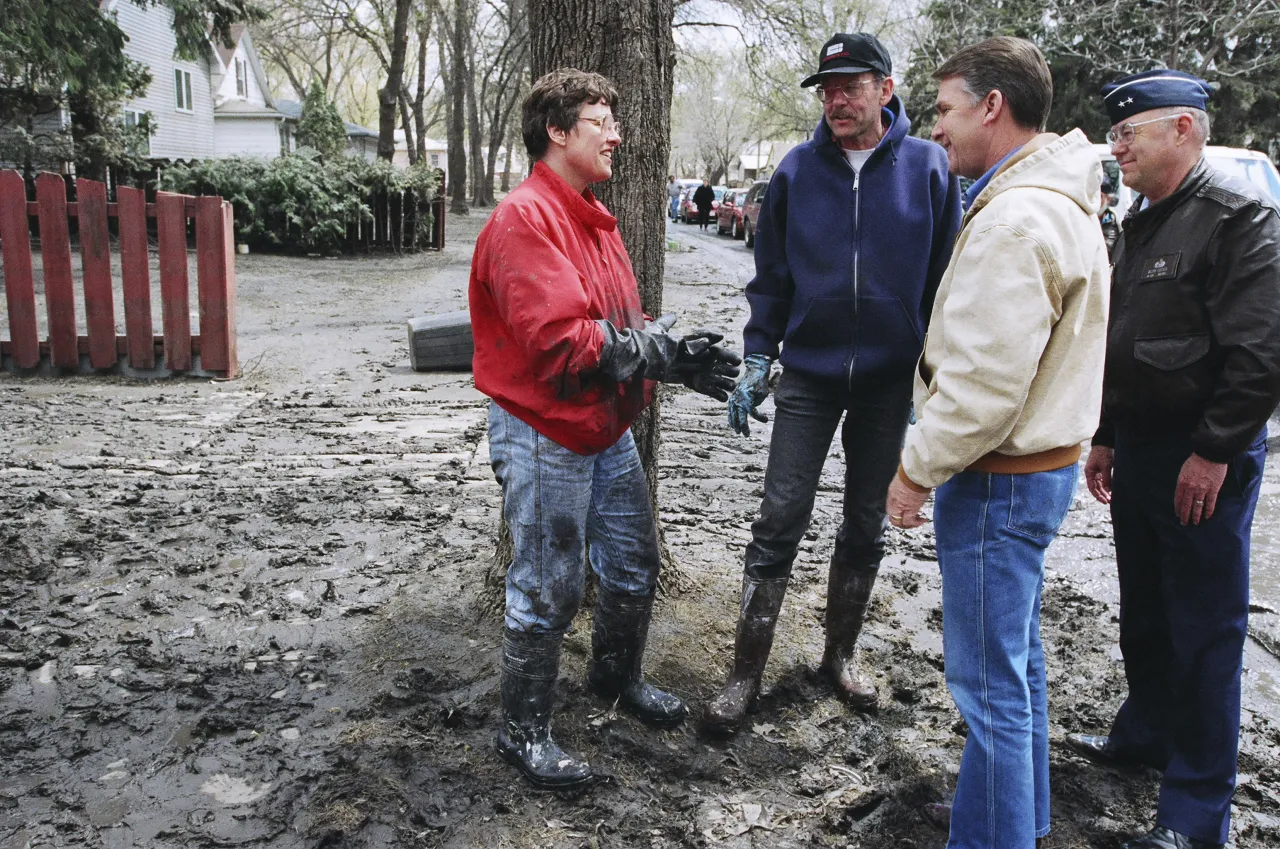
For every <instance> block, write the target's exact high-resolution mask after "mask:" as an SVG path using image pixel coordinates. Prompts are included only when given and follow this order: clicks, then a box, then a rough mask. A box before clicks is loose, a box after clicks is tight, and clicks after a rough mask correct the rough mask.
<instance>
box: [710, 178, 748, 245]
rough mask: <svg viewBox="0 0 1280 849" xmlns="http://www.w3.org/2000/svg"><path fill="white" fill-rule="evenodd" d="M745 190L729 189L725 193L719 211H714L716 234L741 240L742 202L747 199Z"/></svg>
mask: <svg viewBox="0 0 1280 849" xmlns="http://www.w3.org/2000/svg"><path fill="white" fill-rule="evenodd" d="M747 191H748V190H747V189H730V190H729V191H727V192H725V195H724V200H723V201H721V202H720V209H718V210H717V211H716V233H717V234H718V235H721V236H724V235H726V234H727V235H730V236H733V238H735V239H741V238H742V202H743V201H744V200H746V198H747Z"/></svg>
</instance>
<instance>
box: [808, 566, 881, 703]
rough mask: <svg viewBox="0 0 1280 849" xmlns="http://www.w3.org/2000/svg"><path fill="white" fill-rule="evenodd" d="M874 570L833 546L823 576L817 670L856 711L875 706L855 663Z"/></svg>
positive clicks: (872, 690) (870, 689)
mask: <svg viewBox="0 0 1280 849" xmlns="http://www.w3.org/2000/svg"><path fill="white" fill-rule="evenodd" d="M878 572H879V568H878V567H877V566H872V567H870V568H867V567H857V566H854V565H853V564H852V563H850V561H849V559H848V558H847V557H845V556H843V555H842V554H841V552H840V551H839V549H837V550H836V553H835V554H833V555H832V557H831V572H830V575H829V577H828V579H827V645H826V650H825V651H824V652H823V653H822V665H821V669H822V671H823V672H824V673H826V675H827V677H828V678H830V679H831V684H832V686H834V687H835V691H836V696H838V697H839V698H840V699H842V700H843V701H845V702H846V703H848V704H849V706H850V707H853V708H856V709H859V710H869V709H872V708H874V707H875V706H876V688H875V685H874V684H872V683H871V681H870V680H868V679H867V678H866V677H865V676H864V675H863V674H862V669H861V665H860V663H859V652H858V635H859V634H860V633H861V632H862V622H863V620H864V619H865V618H866V615H867V605H868V604H869V603H870V602H871V588H872V587H874V586H875V583H876V574H877V573H878Z"/></svg>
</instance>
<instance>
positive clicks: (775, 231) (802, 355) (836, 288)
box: [705, 33, 960, 731]
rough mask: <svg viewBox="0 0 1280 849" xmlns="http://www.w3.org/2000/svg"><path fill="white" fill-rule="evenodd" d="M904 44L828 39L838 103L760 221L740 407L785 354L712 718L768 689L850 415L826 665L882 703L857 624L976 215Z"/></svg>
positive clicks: (715, 725) (738, 711)
mask: <svg viewBox="0 0 1280 849" xmlns="http://www.w3.org/2000/svg"><path fill="white" fill-rule="evenodd" d="M892 72H893V68H892V63H891V60H890V58H889V53H888V51H886V50H885V48H884V46H883V45H882V44H881V43H880V42H879V40H877V39H876V38H875V36H872V35H868V34H866V33H855V34H847V33H837V34H836V35H835V36H833V37H832V38H831V39H830V40H829V41H828V42H827V43H826V44H824V45H823V47H822V50H821V52H820V53H819V55H818V70H817V72H816V73H814V74H813V75H812V76H810V77H808V78H807V79H805V80H804V81H803V82H802V83H800V85H801V86H802V87H809V86H813V85H815V84H816V85H817V92H816V93H817V94H818V97H819V98H820V100H821V103H822V107H823V110H822V111H823V119H822V121H821V122H820V123H819V124H818V126H817V129H816V130H815V131H814V137H813V138H812V139H811V140H810V141H808V142H805V143H804V144H802V145H799V146H798V147H796V148H795V149H793V150H792V151H791V152H790V153H789V154H787V156H786V157H785V158H784V159H783V160H782V162H781V163H780V164H779V165H778V170H777V172H776V173H775V174H774V176H773V180H772V181H771V182H770V184H769V188H768V190H767V191H766V193H765V198H764V203H763V205H762V207H761V213H760V220H759V222H758V224H757V229H756V245H755V260H756V276H755V278H754V279H753V280H752V281H751V282H750V283H748V284H747V300H748V302H749V303H750V305H751V319H750V321H748V322H747V326H746V330H745V331H744V333H743V340H744V350H745V353H746V355H747V356H746V365H745V367H744V369H745V370H744V374H743V376H742V378H741V379H740V381H739V382H738V385H737V388H736V390H735V391H734V394H733V397H732V398H730V400H729V423H730V425H731V426H732V427H733V429H734V430H736V431H738V432H739V433H742V434H743V435H747V434H749V432H750V430H749V425H748V417H753V418H755V419H757V420H758V421H765V417H764V415H763V414H761V413H760V412H759V411H758V410H757V409H756V408H757V407H758V406H759V405H760V404H761V403H762V402H763V401H764V399H765V397H766V396H767V395H768V394H769V387H768V377H769V369H770V367H771V365H772V364H773V362H774V360H780V361H781V364H782V369H783V370H782V377H781V379H780V380H779V382H778V391H777V398H776V405H777V414H776V415H777V419H776V421H775V423H774V427H773V439H772V442H771V443H770V447H769V467H768V469H767V471H766V472H765V484H764V499H763V502H762V504H761V507H760V518H759V519H757V520H756V521H755V523H754V524H753V525H752V529H751V531H752V540H751V544H750V545H749V546H748V547H747V553H746V564H745V565H746V568H745V574H744V576H743V583H742V606H741V612H740V614H739V618H738V631H737V640H736V643H735V657H734V664H733V671H732V672H731V674H730V677H729V681H728V683H727V685H726V686H725V689H724V691H723V692H722V693H721V694H720V695H719V696H718V697H717V698H716V699H714V700H713V701H712V702H711V703H710V704H709V705H708V706H707V710H706V716H705V721H706V724H707V726H708V727H709V728H711V729H712V730H718V731H732V730H735V729H736V728H737V727H738V725H739V724H740V723H741V721H742V718H743V716H744V715H745V714H746V712H747V710H748V709H749V708H750V706H751V704H752V702H753V701H754V700H755V698H756V696H757V694H758V693H759V691H760V680H761V677H762V675H763V673H764V667H765V663H766V662H767V660H768V657H769V650H770V648H771V647H772V645H773V634H774V627H775V625H776V623H777V618H778V611H779V610H780V608H781V607H782V599H783V596H784V595H785V593H786V588H787V581H788V578H789V576H790V574H791V566H792V563H793V562H794V560H795V556H796V548H797V546H798V545H799V543H800V540H801V538H802V537H803V536H804V533H805V530H806V529H807V527H808V525H809V520H810V517H811V516H812V513H813V502H814V497H815V495H816V493H817V489H818V480H819V477H820V476H821V473H822V466H823V463H824V461H825V460H826V456H827V452H828V451H829V449H830V446H831V439H832V437H833V436H834V435H835V431H836V428H837V426H839V425H840V419H841V417H842V416H843V417H844V425H843V427H842V428H841V434H840V436H841V442H842V445H843V447H844V454H845V492H844V520H843V522H842V523H841V525H840V529H839V531H838V532H837V533H836V540H835V551H834V553H833V554H832V556H831V570H830V575H829V579H828V584H827V613H826V631H827V633H826V650H825V651H824V653H823V658H822V665H821V668H822V671H823V672H824V673H825V674H826V675H827V676H828V677H829V678H830V679H831V682H832V685H833V687H834V688H835V692H836V694H837V695H838V696H839V697H841V698H842V699H844V700H845V701H846V702H848V703H849V704H850V705H852V706H853V707H855V708H870V707H874V705H875V703H876V690H875V687H874V686H873V685H872V684H871V683H870V682H869V681H868V680H867V679H866V678H865V677H864V676H863V675H862V674H861V672H860V670H859V664H858V656H857V639H858V634H859V632H860V631H861V630H862V620H863V617H864V615H865V613H866V610H867V605H868V603H869V601H870V599H871V588H872V586H873V585H874V583H875V578H876V573H877V571H878V569H879V567H880V559H881V557H882V556H883V554H884V529H885V512H884V504H885V492H886V490H887V489H888V487H889V482H890V481H891V480H892V479H893V476H894V473H895V471H896V470H897V457H898V454H899V452H900V451H901V448H902V439H903V434H904V432H905V431H906V428H907V419H908V416H909V411H910V404H911V387H912V376H913V370H914V368H915V365H916V361H917V359H918V358H919V356H920V351H921V347H922V345H923V342H924V331H925V325H926V322H927V319H928V316H929V313H930V310H931V309H932V306H933V295H934V292H935V291H936V290H937V287H938V282H939V280H940V279H941V277H942V273H943V271H944V270H945V269H946V267H947V263H948V261H949V260H950V258H951V246H952V243H953V242H954V240H955V236H956V233H957V231H958V230H959V226H960V186H959V183H958V182H957V180H956V178H955V177H952V176H950V175H949V174H948V170H947V154H946V152H945V151H944V150H943V149H942V148H941V147H939V146H938V145H936V144H934V143H932V142H929V141H925V140H923V139H918V138H914V137H912V136H910V135H909V132H910V128H911V123H910V121H909V120H908V119H907V116H906V114H905V112H904V110H903V106H902V101H901V100H900V99H899V98H898V97H897V96H896V95H895V94H894V93H893V79H892V78H891V76H890V75H891V74H892Z"/></svg>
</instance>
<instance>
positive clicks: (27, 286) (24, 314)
mask: <svg viewBox="0 0 1280 849" xmlns="http://www.w3.org/2000/svg"><path fill="white" fill-rule="evenodd" d="M0 243H3V245H4V290H5V299H6V300H7V301H8V305H9V341H10V345H11V347H12V350H13V364H14V365H15V366H16V367H18V368H35V367H36V366H38V365H39V364H40V333H39V330H38V325H37V323H36V284H35V275H34V274H33V273H32V268H31V235H30V232H29V231H28V229H27V184H26V183H25V182H24V181H23V179H22V175H21V174H19V173H18V172H17V171H0Z"/></svg>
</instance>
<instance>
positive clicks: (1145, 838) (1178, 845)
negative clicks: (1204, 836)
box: [1124, 825, 1222, 849]
mask: <svg viewBox="0 0 1280 849" xmlns="http://www.w3.org/2000/svg"><path fill="white" fill-rule="evenodd" d="M1124 849H1222V844H1221V843H1210V842H1208V841H1207V840H1197V839H1196V838H1194V837H1187V836H1186V835H1185V834H1179V833H1178V832H1176V831H1174V830H1173V829H1171V828H1165V827H1164V826H1162V825H1158V826H1156V827H1155V828H1153V829H1151V830H1150V831H1148V832H1147V833H1146V834H1144V835H1142V836H1141V837H1135V838H1133V839H1132V840H1129V841H1126V842H1125V844H1124Z"/></svg>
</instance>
